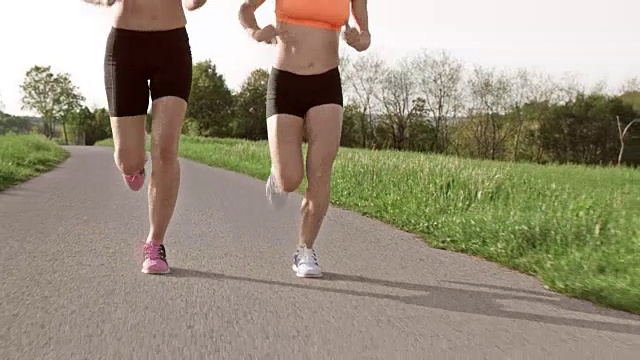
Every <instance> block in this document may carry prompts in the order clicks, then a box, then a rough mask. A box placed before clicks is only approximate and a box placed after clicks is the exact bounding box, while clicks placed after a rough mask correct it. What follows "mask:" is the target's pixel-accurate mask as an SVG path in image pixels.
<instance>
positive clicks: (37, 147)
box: [0, 134, 68, 190]
mask: <svg viewBox="0 0 640 360" xmlns="http://www.w3.org/2000/svg"><path fill="white" fill-rule="evenodd" d="M67 156H68V153H67V152H66V151H65V150H64V149H63V148H61V147H60V146H59V145H57V144H56V143H55V142H53V141H49V140H47V139H46V138H45V137H44V136H40V135H14V134H6V135H0V190H4V189H6V188H8V187H10V186H13V185H16V184H18V183H20V182H23V181H25V180H28V179H30V178H32V177H34V176H37V175H40V174H42V173H43V172H47V171H49V170H51V169H53V168H54V167H55V166H56V165H57V164H58V163H60V162H61V161H63V160H64V159H66V158H67Z"/></svg>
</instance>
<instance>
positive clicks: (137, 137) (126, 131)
mask: <svg viewBox="0 0 640 360" xmlns="http://www.w3.org/2000/svg"><path fill="white" fill-rule="evenodd" d="M145 120H146V115H138V116H125V117H112V118H111V132H112V133H113V147H114V149H115V151H116V152H118V153H120V154H127V155H126V156H128V157H138V159H137V160H140V161H144V156H145V148H144V147H145V146H144V143H145V136H146V132H145V127H144V123H145ZM131 160H132V161H133V160H134V159H131Z"/></svg>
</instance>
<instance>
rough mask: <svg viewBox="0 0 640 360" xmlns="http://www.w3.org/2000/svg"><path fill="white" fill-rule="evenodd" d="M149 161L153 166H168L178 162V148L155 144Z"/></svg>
mask: <svg viewBox="0 0 640 360" xmlns="http://www.w3.org/2000/svg"><path fill="white" fill-rule="evenodd" d="M151 159H152V161H153V162H154V165H155V164H158V165H168V164H173V163H175V162H176V161H178V148H177V146H173V145H165V144H157V145H155V146H152V149H151Z"/></svg>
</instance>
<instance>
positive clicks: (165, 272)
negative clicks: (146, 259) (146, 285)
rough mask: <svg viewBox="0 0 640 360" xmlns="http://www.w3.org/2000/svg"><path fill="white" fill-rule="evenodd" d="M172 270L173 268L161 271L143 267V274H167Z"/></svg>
mask: <svg viewBox="0 0 640 360" xmlns="http://www.w3.org/2000/svg"><path fill="white" fill-rule="evenodd" d="M170 272H171V269H167V271H164V272H161V271H150V270H145V269H142V273H143V274H148V275H165V274H169V273H170Z"/></svg>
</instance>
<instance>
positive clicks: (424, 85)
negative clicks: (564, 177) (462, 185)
mask: <svg viewBox="0 0 640 360" xmlns="http://www.w3.org/2000/svg"><path fill="white" fill-rule="evenodd" d="M340 69H341V73H342V76H343V90H344V93H345V101H346V103H345V113H344V123H343V135H342V140H341V142H342V146H345V147H358V148H368V149H395V150H405V151H420V152H429V153H438V154H448V155H455V156H460V157H470V158H481V159H491V160H500V161H516V162H535V163H579V164H602V165H606V164H616V163H623V164H631V165H635V166H637V165H638V164H640V120H637V119H640V81H639V80H638V79H637V78H635V79H629V80H628V81H627V82H626V83H625V84H624V86H623V87H622V88H621V89H618V90H617V91H614V92H610V91H606V86H605V85H604V84H598V85H597V86H594V87H592V88H587V87H586V86H585V85H584V84H581V83H580V82H579V81H577V80H576V78H575V77H572V76H568V77H565V78H561V79H555V78H553V77H552V76H550V75H547V74H544V73H541V72H535V71H532V70H528V69H515V70H503V69H496V68H487V67H480V66H475V67H468V66H465V64H464V63H463V62H462V61H460V60H459V59H456V58H455V57H453V56H451V55H450V54H448V53H447V52H426V51H423V52H419V53H417V54H412V55H410V56H407V57H405V58H404V59H402V60H401V61H399V62H398V63H397V64H394V65H391V64H388V63H386V62H385V61H383V60H382V59H381V58H380V57H379V56H378V55H377V54H376V53H369V54H366V55H364V56H362V55H361V56H358V57H357V58H355V59H352V58H349V57H346V56H344V57H342V58H341V65H340ZM268 77H269V74H268V72H267V70H265V69H256V70H254V71H252V72H251V73H250V74H249V75H248V76H247V78H246V79H245V81H244V82H243V84H242V85H241V87H240V89H239V90H238V91H232V90H231V89H230V88H229V87H228V86H227V84H226V82H225V79H224V76H223V75H221V74H220V73H218V71H217V69H216V66H215V64H213V63H212V62H211V61H210V60H206V61H201V62H197V63H195V64H194V66H193V83H192V87H191V96H190V100H189V106H188V109H187V114H186V118H185V125H184V128H183V133H184V134H188V135H194V136H206V137H233V138H243V139H249V140H263V139H266V138H267V130H266V122H265V116H266V111H265V97H266V90H267V82H268ZM21 89H22V93H23V101H22V102H23V107H24V109H29V110H34V111H36V112H37V113H38V114H39V115H40V116H41V117H42V119H43V125H42V131H43V133H44V134H45V135H47V136H49V137H54V136H60V137H61V138H62V139H63V141H64V142H66V143H69V142H74V143H83V144H88V145H91V144H93V143H95V142H96V141H99V140H101V139H103V138H108V137H110V136H111V130H110V127H109V115H108V112H107V111H106V109H102V108H97V109H89V108H88V107H87V106H86V105H84V101H85V99H84V97H83V96H82V95H81V93H80V92H79V90H78V89H77V88H76V87H75V86H74V85H73V84H72V82H71V80H70V77H69V75H68V74H64V73H62V74H54V73H52V72H51V68H50V67H45V66H34V67H33V68H31V69H30V70H29V71H28V72H27V73H26V74H25V79H24V82H23V84H22V85H21ZM148 119H150V116H148ZM634 120H637V121H638V123H637V125H635V126H634ZM0 123H1V122H0ZM147 126H150V122H148V124H147ZM1 129H2V127H1V126H0V130H1Z"/></svg>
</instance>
